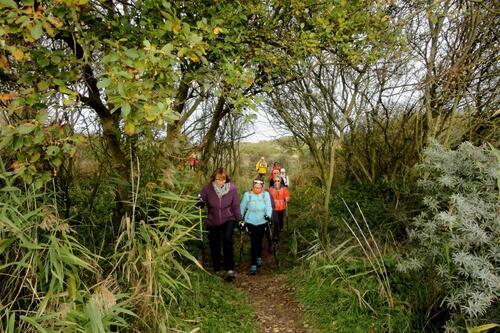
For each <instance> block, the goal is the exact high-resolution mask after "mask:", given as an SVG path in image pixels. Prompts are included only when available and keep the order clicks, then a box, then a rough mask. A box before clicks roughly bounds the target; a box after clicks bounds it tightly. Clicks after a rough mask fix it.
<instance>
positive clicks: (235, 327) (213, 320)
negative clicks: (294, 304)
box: [171, 274, 259, 332]
mask: <svg viewBox="0 0 500 333" xmlns="http://www.w3.org/2000/svg"><path fill="white" fill-rule="evenodd" d="M247 304H248V302H245V296H244V295H243V294H242V292H241V291H239V290H237V289H235V288H234V287H233V286H232V285H230V284H223V283H221V280H220V278H219V277H216V276H213V275H207V274H195V275H193V277H192V289H191V291H190V292H188V293H186V295H185V297H183V298H182V299H181V301H180V302H179V305H178V306H177V307H176V308H175V310H174V311H173V313H172V318H171V319H172V320H173V321H174V324H172V327H174V328H175V329H178V330H181V331H183V332H191V331H193V330H196V329H199V330H200V331H201V332H259V330H258V327H256V322H255V321H254V320H253V315H252V310H251V309H250V308H249V307H248V305H247Z"/></svg>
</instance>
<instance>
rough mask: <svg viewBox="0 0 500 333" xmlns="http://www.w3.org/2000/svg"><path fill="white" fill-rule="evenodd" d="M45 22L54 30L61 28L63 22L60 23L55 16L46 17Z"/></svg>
mask: <svg viewBox="0 0 500 333" xmlns="http://www.w3.org/2000/svg"><path fill="white" fill-rule="evenodd" d="M47 21H49V22H50V24H52V25H53V26H54V27H56V28H62V26H63V25H64V23H63V21H61V20H60V19H59V18H58V17H55V16H49V17H47Z"/></svg>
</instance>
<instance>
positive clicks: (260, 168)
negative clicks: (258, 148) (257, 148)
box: [255, 156, 267, 179]
mask: <svg viewBox="0 0 500 333" xmlns="http://www.w3.org/2000/svg"><path fill="white" fill-rule="evenodd" d="M255 170H257V173H258V174H259V179H263V178H264V176H265V175H266V173H267V162H266V160H265V159H264V156H262V157H261V158H260V160H259V161H258V162H257V164H256V165H255Z"/></svg>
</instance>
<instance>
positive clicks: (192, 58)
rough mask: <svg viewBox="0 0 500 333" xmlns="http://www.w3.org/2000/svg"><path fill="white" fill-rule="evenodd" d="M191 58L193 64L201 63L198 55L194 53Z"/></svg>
mask: <svg viewBox="0 0 500 333" xmlns="http://www.w3.org/2000/svg"><path fill="white" fill-rule="evenodd" d="M189 58H190V59H191V61H193V62H198V61H200V58H198V56H197V55H196V54H194V53H193V54H191V55H190V56H189Z"/></svg>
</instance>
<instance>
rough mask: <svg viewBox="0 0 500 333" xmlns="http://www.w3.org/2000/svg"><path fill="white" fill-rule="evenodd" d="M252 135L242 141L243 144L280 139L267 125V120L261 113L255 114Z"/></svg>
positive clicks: (268, 124)
mask: <svg viewBox="0 0 500 333" xmlns="http://www.w3.org/2000/svg"><path fill="white" fill-rule="evenodd" d="M254 132H255V133H254V134H253V135H251V136H250V137H248V138H245V139H244V140H242V141H243V142H259V141H269V140H274V139H276V138H279V137H281V135H279V134H278V133H277V132H276V130H275V129H273V127H272V126H271V124H270V123H269V120H268V119H267V118H266V116H265V115H263V114H262V111H259V112H258V113H257V119H256V120H255V121H254Z"/></svg>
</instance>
